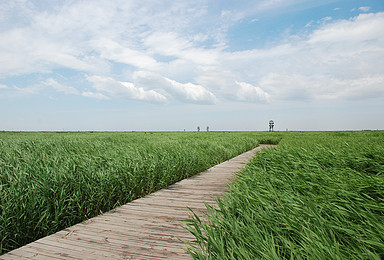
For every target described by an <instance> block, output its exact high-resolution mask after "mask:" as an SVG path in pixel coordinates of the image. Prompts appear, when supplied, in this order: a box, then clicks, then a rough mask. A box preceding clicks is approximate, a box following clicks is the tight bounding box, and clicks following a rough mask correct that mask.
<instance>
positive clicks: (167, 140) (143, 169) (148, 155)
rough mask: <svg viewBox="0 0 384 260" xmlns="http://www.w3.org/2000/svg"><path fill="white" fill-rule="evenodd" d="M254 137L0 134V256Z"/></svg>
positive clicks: (215, 159)
mask: <svg viewBox="0 0 384 260" xmlns="http://www.w3.org/2000/svg"><path fill="white" fill-rule="evenodd" d="M258 137H259V135H258V134H257V133H241V132H238V133H214V132H204V133H203V132H200V133H192V132H191V133H188V132H187V133H176V132H173V133H153V134H150V133H148V134H145V133H131V132H126V133H6V132H2V133H0V242H1V243H0V253H5V252H7V251H9V250H12V249H15V248H17V247H20V246H22V245H24V244H26V243H29V242H31V241H34V240H36V239H38V238H41V237H43V236H46V235H49V234H52V233H54V232H57V231H59V230H61V229H63V228H65V227H68V226H71V225H74V224H76V223H79V222H81V221H84V220H86V219H89V218H91V217H94V216H96V215H99V214H100V213H102V212H105V211H108V210H110V209H112V208H115V207H116V206H118V205H122V204H125V203H127V202H129V201H131V200H133V199H136V198H139V197H143V196H145V195H147V194H149V193H151V192H154V191H156V190H159V189H161V188H164V187H167V186H169V185H170V184H173V183H175V182H177V181H179V180H181V179H184V178H187V177H189V176H192V175H194V174H196V173H199V172H201V171H204V170H205V169H208V168H210V167H212V166H213V165H216V164H218V163H220V162H223V161H225V160H227V159H229V158H232V157H234V156H236V155H238V154H241V153H243V152H245V151H247V150H250V149H252V148H254V147H256V146H257V145H258V144H259V141H258Z"/></svg>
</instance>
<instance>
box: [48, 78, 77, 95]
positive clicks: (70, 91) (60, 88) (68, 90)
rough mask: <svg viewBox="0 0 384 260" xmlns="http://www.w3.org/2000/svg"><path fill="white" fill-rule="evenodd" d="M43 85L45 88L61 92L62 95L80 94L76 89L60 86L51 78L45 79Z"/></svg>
mask: <svg viewBox="0 0 384 260" xmlns="http://www.w3.org/2000/svg"><path fill="white" fill-rule="evenodd" d="M43 84H44V85H46V86H50V87H53V88H54V89H55V90H56V91H58V92H62V93H64V94H67V95H78V94H80V92H79V91H78V90H77V89H76V88H74V87H70V86H65V85H63V84H60V83H58V82H57V81H56V80H54V79H52V78H49V79H47V80H46V81H44V82H43Z"/></svg>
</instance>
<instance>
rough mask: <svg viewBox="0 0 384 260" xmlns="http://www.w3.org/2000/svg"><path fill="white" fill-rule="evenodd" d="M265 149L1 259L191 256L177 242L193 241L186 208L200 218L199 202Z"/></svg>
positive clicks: (211, 199) (218, 190)
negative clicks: (187, 226)
mask: <svg viewBox="0 0 384 260" xmlns="http://www.w3.org/2000/svg"><path fill="white" fill-rule="evenodd" d="M265 147H267V145H261V146H259V147H257V148H255V149H253V150H251V151H248V152H246V153H243V154H241V155H239V156H237V157H235V158H233V159H231V160H228V161H226V162H223V163H221V164H219V165H216V166H214V167H212V168H210V169H208V170H207V171H205V172H202V173H200V174H197V175H195V176H193V177H191V178H189V179H185V180H182V181H180V182H178V183H176V184H173V185H171V186H169V187H167V188H165V189H162V190H160V191H158V192H155V193H153V194H150V195H148V196H146V197H144V198H141V199H137V200H134V201H132V202H130V203H128V204H125V205H123V206H121V207H118V208H116V209H114V210H112V211H109V212H107V213H104V214H102V215H100V216H97V217H95V218H92V219H89V220H87V221H85V222H82V223H80V224H77V225H74V226H72V227H69V228H67V229H64V230H62V231H60V232H57V233H55V234H53V235H50V236H47V237H44V238H42V239H39V240H37V241H35V242H33V243H30V244H28V245H26V246H23V247H21V248H19V249H16V250H13V251H11V252H9V253H7V254H5V255H2V256H0V259H105V258H109V259H191V257H190V256H189V255H188V254H187V253H186V251H185V250H184V249H183V248H185V244H184V243H183V242H182V241H180V240H184V241H185V240H191V239H193V236H192V235H191V234H190V233H189V232H187V231H186V230H185V229H183V228H182V225H183V222H182V220H186V219H189V216H190V211H189V210H188V207H189V208H191V209H192V210H193V211H194V212H196V213H198V215H200V216H202V212H204V210H206V207H205V204H204V203H209V204H211V205H215V198H216V197H218V196H220V195H221V194H222V192H223V191H225V190H226V189H227V186H226V185H227V184H228V183H229V182H230V181H231V180H232V178H233V176H234V173H235V172H237V171H239V170H240V169H241V168H242V167H243V166H244V164H245V163H246V162H248V160H249V159H251V158H252V157H253V156H254V154H255V153H256V152H257V151H259V150H261V149H263V148H265Z"/></svg>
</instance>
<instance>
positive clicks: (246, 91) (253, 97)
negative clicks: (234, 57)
mask: <svg viewBox="0 0 384 260" xmlns="http://www.w3.org/2000/svg"><path fill="white" fill-rule="evenodd" d="M236 85H237V86H239V87H240V88H239V89H238V90H237V93H236V98H237V100H239V101H250V102H260V101H261V102H268V101H269V100H270V95H269V94H268V93H266V92H265V91H264V90H262V89H261V88H260V87H257V86H253V85H251V84H249V83H246V82H236Z"/></svg>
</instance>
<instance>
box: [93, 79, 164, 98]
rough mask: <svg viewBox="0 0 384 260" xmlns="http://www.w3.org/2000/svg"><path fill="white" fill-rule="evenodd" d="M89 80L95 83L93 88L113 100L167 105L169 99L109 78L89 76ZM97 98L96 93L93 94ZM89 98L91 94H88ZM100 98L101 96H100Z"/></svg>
mask: <svg viewBox="0 0 384 260" xmlns="http://www.w3.org/2000/svg"><path fill="white" fill-rule="evenodd" d="M87 80H88V81H90V82H92V83H93V88H94V89H96V90H97V91H99V92H104V93H107V94H108V95H109V96H111V97H113V98H121V99H128V100H139V101H146V102H150V103H165V102H166V101H167V98H166V97H165V96H163V95H162V94H160V93H158V92H156V91H154V90H144V89H143V88H140V87H136V86H135V85H134V84H133V83H130V82H124V81H117V80H115V79H113V78H109V77H100V76H89V77H87ZM92 95H93V97H95V95H96V94H95V93H94V94H92ZM88 96H90V95H89V93H88ZM99 96H100V95H99Z"/></svg>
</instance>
